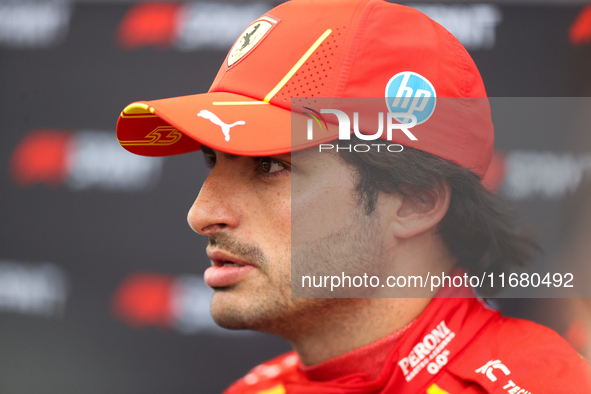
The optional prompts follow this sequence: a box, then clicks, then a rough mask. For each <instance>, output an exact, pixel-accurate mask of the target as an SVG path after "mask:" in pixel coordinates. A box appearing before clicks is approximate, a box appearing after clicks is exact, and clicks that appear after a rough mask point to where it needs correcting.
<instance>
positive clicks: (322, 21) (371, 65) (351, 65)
mask: <svg viewBox="0 0 591 394" xmlns="http://www.w3.org/2000/svg"><path fill="white" fill-rule="evenodd" d="M409 81H410V82H409ZM413 81H414V82H413ZM411 82H413V83H414V85H413V86H415V87H416V86H418V87H422V89H423V90H422V91H423V92H427V93H428V94H429V95H432V97H433V98H435V97H437V99H438V101H437V102H436V104H437V105H436V108H435V106H434V107H433V108H432V111H431V113H430V115H429V116H428V117H430V118H431V120H430V122H429V124H426V123H425V124H423V125H419V126H416V129H413V130H416V131H413V133H414V134H415V135H416V136H417V137H418V140H417V141H411V140H409V139H408V138H407V137H406V136H405V135H404V134H402V133H399V135H394V136H393V138H392V140H391V141H393V142H396V143H400V144H402V145H404V146H408V147H412V148H416V149H419V150H422V151H425V152H428V153H431V154H433V155H436V156H439V157H441V158H444V159H446V160H449V161H452V162H455V163H457V164H459V165H461V166H463V167H466V168H470V169H471V170H472V171H473V172H475V173H476V174H478V175H479V176H480V177H482V176H483V175H484V173H485V172H486V169H487V167H488V165H489V162H490V160H491V158H492V154H493V141H494V131H493V125H492V121H491V117H490V108H489V105H488V99H486V91H485V88H484V84H483V82H482V78H481V76H480V73H479V72H478V69H477V68H476V65H475V64H474V62H473V60H472V59H471V57H470V55H469V54H468V53H467V51H466V50H465V49H464V47H463V46H462V45H461V44H460V43H459V42H458V40H457V39H455V38H454V37H453V36H452V35H451V34H450V33H449V32H448V31H447V30H445V29H444V28H443V27H442V26H441V25H439V24H437V23H436V22H434V21H433V20H431V19H429V18H428V17H427V16H426V15H424V14H423V13H421V12H419V11H417V10H415V9H413V8H410V7H406V6H402V5H398V4H392V3H388V2H386V1H383V0H293V1H288V2H286V3H283V4H281V5H279V6H278V7H276V8H274V9H272V10H270V11H269V12H267V13H266V14H265V15H263V16H261V17H260V18H258V19H257V20H255V21H254V22H253V23H252V24H251V25H250V26H249V27H248V28H247V29H246V30H245V31H244V33H243V34H242V35H241V36H240V37H239V38H238V40H237V41H236V43H235V44H234V46H233V47H232V49H231V50H230V52H229V53H228V56H227V57H226V60H225V61H224V63H223V65H222V66H221V68H220V70H219V72H218V74H217V76H216V78H215V80H214V82H213V84H212V85H211V87H210V89H209V92H208V93H204V94H196V95H190V96H182V97H174V98H168V99H163V100H154V101H138V102H134V103H132V104H130V105H128V106H127V107H126V108H125V109H124V110H123V111H122V112H121V115H120V117H119V120H118V122H117V138H118V139H119V142H120V143H121V145H122V146H123V147H124V148H125V149H127V150H129V151H130V152H133V153H136V154H140V155H145V156H168V155H174V154H180V153H186V152H190V151H195V150H199V149H200V148H201V144H204V145H207V146H209V147H210V148H213V149H217V150H220V151H223V152H227V153H231V154H236V155H245V156H267V155H276V154H282V153H288V152H291V151H294V150H298V149H304V148H308V147H311V146H314V145H318V143H320V142H323V141H329V140H331V139H336V134H338V133H336V134H335V131H334V130H335V128H334V127H328V128H327V130H324V131H325V133H324V134H320V135H318V136H316V138H315V139H314V140H306V139H304V138H302V139H301V140H300V139H297V138H296V139H294V138H293V137H292V129H293V124H295V123H292V121H294V120H295V122H296V123H297V122H301V123H302V124H304V122H305V121H306V120H307V119H309V117H308V116H307V115H304V114H300V113H299V112H300V109H295V108H294V111H295V112H298V113H296V114H293V112H294V111H292V98H294V97H307V98H316V97H336V98H339V97H340V98H349V97H374V98H375V97H381V98H382V100H383V98H384V97H386V100H385V101H383V103H384V110H386V111H388V109H387V105H388V97H395V96H396V95H397V93H398V94H400V93H401V92H402V94H407V93H408V92H406V90H407V89H410V90H411V91H412V90H413V89H412V88H410V87H409V86H411ZM407 85H408V86H407ZM416 90H417V89H415V91H416ZM427 93H425V94H427ZM447 97H450V98H456V99H455V100H453V103H454V104H449V103H448V104H447V105H446V104H445V103H443V104H442V101H443V100H446V99H445V98H447ZM474 100H476V101H474ZM475 103H477V104H475ZM451 107H453V108H451ZM450 108H451V109H450ZM419 123H421V122H419ZM304 130H305V127H304ZM374 133H375V131H374ZM383 136H384V137H385V133H384V135H383Z"/></svg>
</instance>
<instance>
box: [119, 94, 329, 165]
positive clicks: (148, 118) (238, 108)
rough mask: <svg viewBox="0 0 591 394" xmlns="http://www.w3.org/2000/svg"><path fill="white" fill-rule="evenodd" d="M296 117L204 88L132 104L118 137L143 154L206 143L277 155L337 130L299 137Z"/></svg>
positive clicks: (190, 148)
mask: <svg viewBox="0 0 591 394" xmlns="http://www.w3.org/2000/svg"><path fill="white" fill-rule="evenodd" d="M294 117H295V118H301V119H299V120H296V121H297V122H298V123H299V122H305V121H306V120H307V117H304V115H301V114H294ZM293 121H294V119H292V113H291V111H289V110H286V109H283V108H280V107H277V106H274V105H271V104H268V103H266V102H263V101H259V100H255V99H252V98H249V97H245V96H241V95H238V94H234V93H226V92H218V93H204V94H196V95H191V96H182V97H174V98H169V99H163V100H154V101H139V102H135V103H132V104H130V105H128V106H127V107H126V108H125V109H124V110H123V112H121V115H120V117H119V120H118V122H117V138H118V139H119V142H120V144H121V145H122V146H123V147H124V148H125V149H127V150H128V151H130V152H132V153H135V154H138V155H143V156H169V155H176V154H181V153H187V152H191V151H196V150H199V149H201V145H202V144H203V145H206V146H208V147H210V148H212V149H216V150H220V151H222V152H226V153H230V154H235V155H243V156H266V155H278V154H283V153H289V152H291V151H293V150H297V149H305V148H307V147H310V146H314V145H317V144H318V143H319V142H322V141H328V140H331V139H334V138H336V132H334V131H332V132H329V133H328V134H325V135H322V136H318V137H317V138H314V140H313V141H307V140H301V141H294V140H292V135H291V128H292V123H293ZM331 129H332V128H331ZM327 131H328V130H327ZM329 134H330V135H329Z"/></svg>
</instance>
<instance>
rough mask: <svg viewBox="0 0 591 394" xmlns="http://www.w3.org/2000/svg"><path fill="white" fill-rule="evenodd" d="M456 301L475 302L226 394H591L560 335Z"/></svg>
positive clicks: (440, 306) (584, 370) (282, 362)
mask: <svg viewBox="0 0 591 394" xmlns="http://www.w3.org/2000/svg"><path fill="white" fill-rule="evenodd" d="M456 295H457V296H464V297H471V298H435V299H433V300H432V301H431V303H430V304H429V306H427V308H426V309H425V311H424V312H423V313H422V314H421V315H420V316H419V317H418V318H417V319H416V320H415V321H413V322H412V323H411V324H409V325H408V326H406V327H405V328H403V329H402V330H400V331H399V332H396V333H394V334H392V335H390V336H388V337H386V338H383V339H381V340H379V341H377V342H374V343H372V344H370V345H367V346H365V347H362V348H360V349H356V350H353V351H351V352H349V353H346V354H344V355H342V356H339V357H336V358H334V359H331V360H328V361H325V362H323V363H320V364H318V365H316V366H312V367H305V366H303V365H302V364H301V362H300V360H299V358H298V356H297V354H296V353H295V352H289V353H286V354H284V355H281V356H279V357H277V358H275V359H273V360H271V361H269V362H266V363H264V364H261V365H259V366H257V367H255V368H254V369H253V370H252V371H251V372H249V373H248V374H247V375H246V376H244V377H243V378H242V379H240V380H238V381H237V382H235V383H234V384H233V385H232V386H230V387H229V388H228V389H227V390H226V391H225V392H224V394H238V393H240V394H374V393H382V394H385V393H408V394H414V393H427V394H446V393H448V394H459V393H461V394H472V393H474V394H476V393H499V394H500V393H504V394H541V393H586V394H589V393H591V380H590V379H589V367H588V365H587V363H586V362H585V360H584V359H583V358H581V357H580V356H579V355H578V354H577V353H576V352H575V350H574V349H572V347H571V346H570V345H569V344H568V343H567V342H566V341H565V340H564V339H562V338H561V337H560V336H559V335H558V334H556V333H555V332H554V331H552V330H550V329H549V328H546V327H544V326H541V325H538V324H536V323H533V322H530V321H526V320H520V319H514V318H508V317H504V316H501V315H500V314H499V312H498V311H495V310H492V309H490V308H489V307H488V306H487V305H486V304H484V303H483V302H482V301H480V300H479V299H477V298H474V297H473V296H472V293H471V290H469V289H461V290H459V293H456Z"/></svg>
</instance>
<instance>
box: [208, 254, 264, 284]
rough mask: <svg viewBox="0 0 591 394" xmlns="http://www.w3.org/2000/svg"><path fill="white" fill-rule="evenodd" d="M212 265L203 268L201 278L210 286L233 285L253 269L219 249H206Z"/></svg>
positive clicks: (250, 265)
mask: <svg viewBox="0 0 591 394" xmlns="http://www.w3.org/2000/svg"><path fill="white" fill-rule="evenodd" d="M207 256H208V257H209V259H210V260H211V263H212V266H211V267H209V268H208V269H206V270H205V273H204V274H203V279H204V280H205V283H206V284H207V285H208V286H210V287H226V286H230V285H233V284H235V283H237V282H239V281H240V280H242V279H243V278H244V277H246V276H247V275H248V274H250V272H251V271H253V270H254V269H255V267H254V266H253V265H252V264H250V263H248V262H246V261H243V260H240V259H238V258H236V257H234V256H232V255H231V254H229V253H226V252H224V251H221V250H217V251H212V250H208V251H207Z"/></svg>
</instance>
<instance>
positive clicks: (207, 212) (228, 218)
mask: <svg viewBox="0 0 591 394" xmlns="http://www.w3.org/2000/svg"><path fill="white" fill-rule="evenodd" d="M232 183H233V182H232V180H230V179H226V178H225V177H224V175H223V173H221V172H217V171H216V169H214V170H213V171H212V172H211V174H210V175H209V177H207V179H206V180H205V182H204V183H203V186H202V187H201V191H200V192H199V195H198V196H197V199H196V200H195V202H194V203H193V206H192V207H191V209H190V210H189V214H188V216H187V221H188V222H189V226H191V228H192V229H193V231H195V232H197V233H199V234H201V235H211V234H214V233H216V232H218V231H220V230H222V229H234V228H236V227H237V226H238V224H239V222H240V215H239V214H238V207H236V206H233V203H232V201H233V200H234V199H233V198H232V194H233V193H236V190H235V188H234V187H233V185H232Z"/></svg>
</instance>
